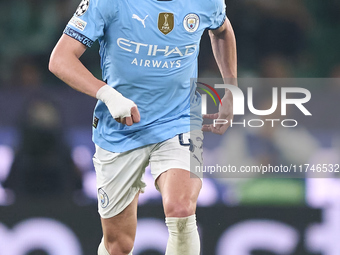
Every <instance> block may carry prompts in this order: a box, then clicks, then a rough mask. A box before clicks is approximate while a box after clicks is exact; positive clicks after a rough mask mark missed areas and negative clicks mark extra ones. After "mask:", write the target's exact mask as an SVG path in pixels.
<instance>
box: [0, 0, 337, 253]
mask: <svg viewBox="0 0 340 255" xmlns="http://www.w3.org/2000/svg"><path fill="white" fill-rule="evenodd" d="M78 4H79V3H78V0H69V1H66V0H59V1H56V0H25V1H24V0H11V1H4V0H0V38H1V42H0V254H1V255H90V254H92V255H93V254H96V249H97V245H98V243H99V241H100V239H101V236H102V234H101V228H100V222H99V216H98V214H97V204H96V199H97V192H96V188H95V173H94V169H93V166H92V155H93V153H94V146H93V144H92V142H91V120H92V110H93V107H94V105H95V100H94V99H92V98H90V97H87V96H85V95H82V94H80V93H78V92H76V91H73V90H72V89H70V88H68V86H67V85H65V84H63V83H61V82H60V81H59V80H58V79H57V78H55V77H54V76H53V75H52V74H51V73H49V72H48V70H47V66H48V59H49V54H50V52H51V51H52V48H53V47H54V45H55V43H56V42H57V40H58V38H59V37H60V35H61V34H62V31H63V29H64V27H65V25H66V23H67V22H68V20H69V19H70V17H71V16H72V14H73V12H74V11H75V9H76V7H77V5H78ZM227 11H228V16H229V18H230V20H231V22H232V24H233V27H234V30H235V34H236V39H237V46H238V61H239V63H238V64H239V77H241V78H254V79H255V78H322V79H330V78H332V79H334V81H335V82H334V83H332V84H331V85H327V86H311V87H310V88H308V89H309V90H310V91H311V93H312V100H311V101H310V102H309V104H308V108H309V109H310V111H311V112H312V113H313V115H314V114H315V116H318V117H313V118H312V119H308V120H303V121H302V122H301V125H299V128H296V129H294V130H293V131H290V132H288V133H287V132H286V130H283V129H282V128H275V129H271V130H267V129H266V130H263V131H264V132H257V133H256V132H255V133H254V132H250V131H249V130H248V129H246V128H235V129H230V131H228V133H227V135H225V136H223V138H222V139H221V138H220V137H216V136H212V135H209V134H207V136H206V140H207V141H209V142H208V143H207V144H206V145H205V152H204V158H205V159H207V160H208V161H209V158H211V157H212V155H215V156H216V153H217V149H216V148H215V147H213V146H211V144H213V143H214V142H215V143H223V146H224V147H223V148H225V150H226V152H225V154H224V152H223V151H222V152H221V151H219V153H220V155H219V156H220V157H224V156H225V155H229V158H230V160H231V161H230V162H233V163H234V162H236V161H239V162H247V163H248V164H259V163H272V164H277V163H282V162H284V163H285V164H304V163H323V162H325V163H335V164H336V163H338V164H339V163H340V132H339V130H340V121H339V120H340V118H339V114H338V109H339V108H338V106H339V94H340V93H339V92H340V83H339V82H337V81H338V80H336V78H339V77H340V51H339V49H338V48H339V44H340V33H339V32H340V15H339V13H340V1H339V0H327V1H320V0H270V1H269V0H227ZM82 61H83V62H84V63H85V65H86V66H87V67H88V68H89V69H90V70H91V71H92V72H93V73H94V74H95V75H96V76H97V77H100V76H101V71H100V69H99V56H98V45H95V46H93V47H92V48H91V49H89V50H88V51H87V52H86V53H85V55H84V56H83V57H82ZM199 73H200V77H216V76H219V74H218V70H217V67H216V64H215V63H214V59H213V57H212V53H211V49H210V42H209V38H208V36H207V34H206V33H205V34H204V36H203V38H202V42H201V55H200V58H199ZM261 89H263V88H261ZM261 91H262V90H261ZM257 98H258V99H257V101H258V102H260V100H262V99H263V98H262V97H261V95H260V96H259V95H257ZM261 102H262V101H261ZM255 177H256V176H255ZM146 181H147V184H148V187H147V189H146V192H145V194H143V195H141V197H140V206H139V214H138V215H139V223H138V230H137V238H136V245H135V253H134V254H136V255H159V254H164V251H165V246H166V240H167V229H166V227H165V225H164V216H163V212H162V207H161V203H160V195H159V193H158V192H157V191H156V190H155V188H154V187H153V180H152V177H151V176H150V175H146ZM197 214H198V224H199V231H200V233H201V238H202V254H203V255H211V254H216V255H248V254H249V255H278V254H282V255H283V254H284V255H288V254H289V255H304V254H306V255H340V242H339V241H338V237H339V236H340V181H339V180H338V179H336V178H324V179H302V178H300V179H297V178H295V179H288V178H275V179H274V178H247V179H228V178H216V179H208V178H207V179H205V181H204V187H203V189H202V193H201V196H200V199H199V203H198V210H197Z"/></svg>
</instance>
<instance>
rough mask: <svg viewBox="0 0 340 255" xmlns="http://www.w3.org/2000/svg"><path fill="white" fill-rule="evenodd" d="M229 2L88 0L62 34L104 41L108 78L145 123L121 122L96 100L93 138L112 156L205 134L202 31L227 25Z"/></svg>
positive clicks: (88, 41) (84, 40)
mask: <svg viewBox="0 0 340 255" xmlns="http://www.w3.org/2000/svg"><path fill="white" fill-rule="evenodd" d="M225 15H226V14H225V4H224V0H168V1H166V0H163V1H160V0H83V1H82V2H81V4H80V5H79V7H78V9H77V11H76V13H75V14H74V16H73V18H72V19H71V20H70V22H69V23H68V25H67V27H66V29H65V31H64V33H65V34H67V35H69V36H71V37H73V38H74V39H76V40H78V41H80V42H82V43H83V44H85V45H86V46H88V47H90V46H91V45H92V44H93V42H94V41H96V40H98V41H99V44H100V56H101V68H102V75H103V80H104V81H106V83H107V84H109V85H110V86H112V87H114V88H115V89H116V90H117V91H119V92H120V93H121V94H122V95H123V96H125V97H127V98H129V99H131V100H132V101H134V102H135V104H136V105H137V106H138V110H139V112H140V116H141V121H140V122H139V123H136V124H133V125H132V126H126V125H123V124H120V123H118V122H116V121H115V120H114V119H113V118H112V116H111V115H110V112H109V111H108V109H107V107H106V105H105V104H104V103H103V102H101V101H98V103H97V105H96V108H95V111H94V119H95V123H94V127H93V141H94V143H96V144H97V145H98V146H100V147H101V148H103V149H105V150H108V151H112V152H124V151H128V150H131V149H135V148H138V147H141V146H144V145H148V144H152V143H158V142H161V141H164V140H167V139H169V138H172V137H174V136H175V135H177V134H180V133H184V132H188V131H190V130H193V129H201V125H202V118H201V111H200V110H201V109H200V103H201V99H200V96H199V95H198V94H196V93H195V86H190V79H191V78H196V77H197V57H198V52H199V43H200V39H201V36H202V33H203V31H204V30H205V29H216V28H218V27H220V26H221V25H222V24H223V22H224V20H225V17H226V16H225Z"/></svg>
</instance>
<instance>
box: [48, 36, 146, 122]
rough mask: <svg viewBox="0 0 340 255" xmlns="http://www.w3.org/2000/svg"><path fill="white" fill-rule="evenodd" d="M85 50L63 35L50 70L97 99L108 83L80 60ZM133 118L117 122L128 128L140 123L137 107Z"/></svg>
mask: <svg viewBox="0 0 340 255" xmlns="http://www.w3.org/2000/svg"><path fill="white" fill-rule="evenodd" d="M85 50H86V46H85V45H83V44H82V43H80V42H78V41H77V40H75V39H73V38H71V37H69V36H67V35H65V34H64V35H62V36H61V38H60V40H59V41H58V43H57V45H56V46H55V48H54V49H53V51H52V54H51V57H50V62H49V70H50V71H51V72H52V73H53V74H54V75H56V76H57V77H58V78H59V79H61V80H62V81H64V82H65V83H66V84H68V85H69V86H70V87H72V88H74V89H75V90H78V91H80V92H82V93H85V94H87V95H89V96H91V97H94V98H96V94H97V92H98V90H99V89H100V88H101V87H102V86H104V85H106V83H105V82H103V81H101V80H99V79H97V78H96V77H94V76H93V75H92V73H91V72H90V71H89V70H88V69H87V68H86V67H85V66H84V65H83V64H82V62H81V61H80V60H79V58H80V57H81V56H82V55H83V53H84V52H85ZM131 116H132V117H125V118H121V119H119V118H117V119H116V121H118V122H120V123H122V124H126V125H128V126H131V125H132V124H133V123H136V122H139V120H140V116H139V112H138V109H137V107H133V108H131Z"/></svg>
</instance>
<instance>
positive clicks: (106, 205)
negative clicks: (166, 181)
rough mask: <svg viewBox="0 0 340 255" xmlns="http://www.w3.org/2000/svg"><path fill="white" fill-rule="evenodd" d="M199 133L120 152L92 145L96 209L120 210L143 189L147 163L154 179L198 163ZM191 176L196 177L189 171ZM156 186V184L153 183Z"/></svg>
mask: <svg viewBox="0 0 340 255" xmlns="http://www.w3.org/2000/svg"><path fill="white" fill-rule="evenodd" d="M202 144H203V134H202V131H200V130H194V131H191V132H188V133H184V134H180V135H176V136H175V137H173V138H171V139H169V140H166V141H163V142H161V143H157V144H151V145H147V146H143V147H140V148H137V149H133V150H130V151H127V152H122V153H113V152H110V151H107V150H104V149H102V148H100V147H99V146H97V145H96V153H95V154H94V156H93V163H94V167H95V170H96V176H97V190H98V212H99V214H100V216H101V217H102V218H111V217H113V216H115V215H117V214H119V213H120V212H122V211H123V210H124V209H125V208H126V207H127V206H128V205H129V204H130V203H131V202H132V200H133V199H134V197H135V196H136V194H137V193H138V192H143V191H144V188H145V186H146V185H145V183H144V181H143V177H144V172H145V168H146V167H147V166H148V165H149V164H150V168H151V174H152V176H153V178H154V180H155V181H156V179H157V178H158V177H159V176H160V175H161V174H162V173H163V172H166V171H167V170H169V169H172V168H179V169H184V170H187V171H190V167H191V169H193V168H192V167H194V166H196V165H200V166H201V165H202V152H203V149H202ZM193 177H197V176H195V175H194V174H193ZM156 188H157V187H156Z"/></svg>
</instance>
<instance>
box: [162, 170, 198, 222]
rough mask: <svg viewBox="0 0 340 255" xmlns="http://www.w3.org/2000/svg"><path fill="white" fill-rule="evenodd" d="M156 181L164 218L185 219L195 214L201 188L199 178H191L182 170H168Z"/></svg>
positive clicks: (187, 172) (188, 173)
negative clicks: (160, 195)
mask: <svg viewBox="0 0 340 255" xmlns="http://www.w3.org/2000/svg"><path fill="white" fill-rule="evenodd" d="M156 181H157V185H158V188H159V190H160V192H161V194H162V201H163V207H164V213H165V215H166V217H187V216H190V215H193V214H194V213H195V211H196V204H197V198H198V195H199V192H200V190H201V187H202V181H201V179H200V178H197V177H192V175H191V174H190V172H189V171H186V170H184V169H169V170H168V171H166V172H164V173H162V174H161V175H160V176H159V177H158V179H157V180H156Z"/></svg>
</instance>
